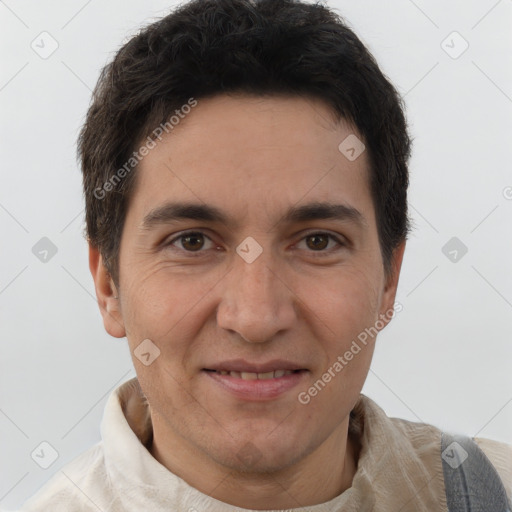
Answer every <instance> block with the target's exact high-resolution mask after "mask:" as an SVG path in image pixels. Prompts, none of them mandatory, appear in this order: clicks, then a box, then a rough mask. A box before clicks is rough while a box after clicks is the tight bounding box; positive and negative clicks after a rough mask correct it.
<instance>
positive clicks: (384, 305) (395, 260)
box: [379, 240, 405, 330]
mask: <svg viewBox="0 0 512 512" xmlns="http://www.w3.org/2000/svg"><path fill="white" fill-rule="evenodd" d="M404 252H405V240H404V241H403V242H402V243H401V244H400V245H399V246H397V247H396V249H395V250H394V251H393V255H392V257H391V270H390V273H389V275H388V276H386V278H385V286H384V290H383V292H382V300H381V307H380V311H379V314H380V316H379V319H380V320H382V322H384V324H385V325H387V324H388V323H389V321H390V320H391V318H392V316H393V315H392V313H393V311H395V297H396V290H397V287H398V279H399V277H400V270H401V268H402V261H403V258H404ZM400 311H401V310H400ZM397 312H399V311H398V310H397ZM379 330H380V329H379Z"/></svg>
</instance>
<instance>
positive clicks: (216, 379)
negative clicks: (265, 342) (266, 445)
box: [202, 365, 309, 402]
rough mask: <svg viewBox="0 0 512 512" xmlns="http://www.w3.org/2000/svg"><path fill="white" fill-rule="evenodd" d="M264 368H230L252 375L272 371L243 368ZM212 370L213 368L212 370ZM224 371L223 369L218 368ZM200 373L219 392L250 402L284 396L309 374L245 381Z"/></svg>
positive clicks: (265, 367) (210, 373)
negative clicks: (218, 389) (251, 373)
mask: <svg viewBox="0 0 512 512" xmlns="http://www.w3.org/2000/svg"><path fill="white" fill-rule="evenodd" d="M255 367H258V368H264V369H263V370H258V371H255V370H246V369H243V370H235V369H234V368H231V369H230V370H231V371H248V372H253V373H264V372H265V371H271V370H272V369H271V368H270V367H269V366H268V365H267V366H257V365H256V366H255V365H252V366H251V365H249V366H244V368H255ZM212 369H213V368H212ZM220 369H224V368H220V367H219V370H220ZM274 369H275V370H278V369H281V370H287V369H290V370H293V369H294V368H284V367H283V366H280V367H279V368H274ZM202 373H203V374H204V375H205V376H206V377H208V378H209V379H211V382H212V383H213V384H214V385H215V386H218V387H219V388H220V389H221V390H223V391H227V392H228V393H230V394H231V395H232V396H234V397H236V398H238V399H240V400H244V401H251V402H263V401H266V400H272V399H275V398H278V397H280V396H281V395H283V394H285V393H286V392H287V391H290V390H291V389H293V388H295V387H297V386H298V385H299V384H300V383H301V382H302V381H303V380H304V379H305V377H306V375H307V374H308V373H309V372H308V370H305V369H301V370H299V371H296V372H294V373H290V374H288V375H283V376H282V377H275V378H272V379H264V380H260V379H254V380H245V379H242V378H239V377H233V376H231V375H221V374H220V373H216V372H214V371H207V370H206V369H204V370H202Z"/></svg>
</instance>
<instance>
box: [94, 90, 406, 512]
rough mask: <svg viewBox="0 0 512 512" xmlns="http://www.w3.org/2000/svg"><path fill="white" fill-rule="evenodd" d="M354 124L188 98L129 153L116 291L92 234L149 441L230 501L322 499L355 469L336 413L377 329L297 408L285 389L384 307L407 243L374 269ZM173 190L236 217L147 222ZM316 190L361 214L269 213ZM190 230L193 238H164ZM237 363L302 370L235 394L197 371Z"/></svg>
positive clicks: (358, 379)
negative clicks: (157, 134) (305, 217)
mask: <svg viewBox="0 0 512 512" xmlns="http://www.w3.org/2000/svg"><path fill="white" fill-rule="evenodd" d="M350 134H356V135H357V136H358V137H359V138H360V139H362V137H361V136H359V135H358V132H357V130H355V129H354V128H353V127H351V126H350V125H349V124H348V123H347V122H345V121H342V122H339V123H334V122H333V118H332V115H331V111H330V109H329V107H328V106H327V105H326V104H324V103H323V102H321V101H320V100H316V99H304V98H296V97H265V98H262V97H258V98H256V97H249V96H225V95H224V96H217V97H215V98H210V99H206V100H198V105H197V106H196V107H195V108H194V109H193V111H192V112H191V113H190V114H189V115H188V116H187V117H186V118H185V119H184V120H182V121H181V123H180V124H179V125H178V126H177V127H176V128H175V130H173V131H172V132H171V133H170V134H169V135H166V136H165V137H164V138H163V139H162V141H161V142H159V143H158V145H157V147H156V148H154V149H153V150H152V151H151V152H150V153H149V154H148V155H147V156H146V157H145V158H144V159H143V160H142V162H141V163H140V164H139V168H138V169H137V173H138V181H137V186H136V190H135V193H134V195H133V197H132V199H131V202H130V205H129V209H128V212H127V217H126V222H125V226H124V230H123V234H122V239H121V248H120V282H119V287H116V286H115V284H114V283H113V282H112V280H111V278H110V276H109V274H108V272H107V271H106V269H105V267H104V265H103V262H102V258H101V256H100V254H99V252H98V251H97V249H95V248H94V247H92V246H91V247H90V269H91V273H92V276H93V278H94V281H95V286H96V293H97V297H98V302H99V306H100V309H101V312H102V315H103V320H104V325H105V329H106V330H107V332H108V333H109V334H111V335H112V336H115V337H124V336H126V337H127V339H128V343H129V346H130V350H131V353H132V358H133V362H134V366H135V369H136V372H137V376H138V379H139V382H140V385H141V387H142V390H143V391H144V393H145V394H146V396H147V398H148V401H149V404H150V410H151V419H152V423H153V429H154V441H153V445H152V446H151V453H152V454H153V456H154V457H155V458H156V459H157V460H158V461H159V462H160V463H161V464H163V465H164V466H166V467H167V468H168V469H169V470H171V471H172V472H173V473H175V474H177V475H179V476H180V477H182V478H183V479H184V480H186V481H187V482H188V483H189V484H191V485H192V486H194V487H195V488H197V489H199V490H200V491H202V492H204V493H206V494H209V495H211V496H213V497H214V498H216V499H218V500H221V501H224V502H226V503H229V504H232V505H235V506H239V507H243V508H250V509H257V510H264V509H269V508H274V509H281V508H282V509H285V508H294V507H300V506H311V505H315V504H318V503H323V502H326V501H328V500H330V499H332V498H334V497H335V496H337V495H339V494H340V493H342V492H343V491H344V490H346V489H348V488H349V487H350V486H351V483H352V479H353V476H354V474H355V472H356V470H357V458H358V452H359V446H358V444H357V441H356V440H354V439H352V437H351V436H348V419H349V414H350V411H351V409H352V408H353V407H354V405H355V403H356V402H357V400H358V398H359V393H360V391H361V389H362V387H363V384H364V381H365V379H366V376H367V373H368V370H369V367H370V362H371V358H372V355H373V350H374V345H375V339H369V341H368V343H367V345H366V346H364V347H363V348H362V350H361V351H360V352H359V353H358V354H357V355H355V356H354V358H353V359H352V360H351V361H350V362H349V363H348V364H347V365H346V366H345V367H344V368H343V370H342V371H341V372H339V373H338V374H336V377H335V378H333V379H332V380H331V382H329V383H328V384H327V385H326V386H325V387H324V388H323V389H322V390H321V391H320V392H319V393H318V394H317V395H316V396H315V397H313V398H311V401H310V402H309V403H308V404H307V405H304V404H301V403H299V401H298V399H297V395H298V393H299V392H301V391H307V390H308V388H309V387H310V386H312V385H313V384H314V383H315V381H317V380H318V379H320V378H321V377H322V374H323V373H325V372H326V371H327V369H328V368H329V367H331V366H332V365H333V363H334V362H335V361H336V360H337V357H338V356H340V355H343V354H344V353H345V352H346V351H347V350H348V349H349V347H350V345H351V343H352V341H353V340H355V339H356V338H357V336H358V334H359V333H361V332H362V331H364V329H365V328H367V327H371V326H373V325H374V324H375V322H376V321H377V320H378V319H379V318H381V319H382V316H380V315H386V314H388V317H389V312H390V311H392V310H393V304H394V300H395V294H396V288H397V284H398V277H399V273H400V267H401V263H402V257H403V252H404V247H405V244H402V245H400V246H399V247H398V248H397V249H396V250H395V252H394V256H393V262H392V263H393V264H392V272H391V273H390V275H386V274H385V272H384V267H383V262H382V257H381V252H380V247H379V241H378V235H377V225H376V219H375V212H374V208H373V204H372V200H371V196H370V190H369V187H368V160H367V155H366V152H363V153H362V154H361V156H360V157H359V158H357V159H356V160H355V161H349V160H348V159H347V158H346V157H345V156H344V155H343V154H342V153H341V152H340V151H339V150H338V145H339V144H340V142H341V141H343V140H344V139H345V138H346V137H347V136H348V135H350ZM169 200H180V201H194V202H200V203H206V204H211V205H213V206H216V207H218V208H220V209H222V210H223V211H224V212H225V213H226V214H227V215H229V216H231V217H232V218H233V219H234V220H235V221H236V224H232V225H231V224H229V225H226V224H223V223H211V222H205V221H197V220H180V221H175V222H173V223H165V224H162V225H158V226H156V227H154V229H152V230H144V229H143V228H142V220H143V219H144V217H145V215H146V214H147V213H148V212H149V211H150V210H152V209H153V208H155V207H156V206H158V205H161V204H163V203H165V202H166V201H169ZM312 201H331V202H335V203H344V204H346V205H350V206H352V207H354V208H356V209H357V210H359V212H360V213H361V214H362V216H363V219H364V222H363V223H362V224H360V225H359V224H357V223H355V222H353V221H350V220H346V219H345V220H341V221H340V220H332V219H329V220H310V221H306V222H301V223H299V224H285V223H283V222H282V221H281V218H282V217H283V215H284V212H285V211H286V210H287V209H288V208H289V207H291V206H297V205H302V204H305V203H309V202H312ZM185 230H197V231H201V232H202V233H203V234H204V235H205V237H201V235H199V239H198V240H197V239H194V240H192V242H191V243H190V242H189V243H188V244H187V243H186V241H184V239H183V238H181V239H179V238H178V239H177V240H175V241H174V242H173V244H172V245H171V244H170V242H171V241H172V240H173V239H175V238H176V237H177V235H178V234H180V233H182V232H183V231H185ZM318 232H321V233H322V232H328V233H329V234H332V235H333V236H335V237H336V236H337V237H339V238H340V240H341V241H343V240H344V241H345V245H344V246H338V244H337V243H336V241H335V240H334V239H331V238H321V240H320V241H319V242H317V243H318V245H320V246H321V249H317V248H316V247H317V246H316V245H315V244H314V243H313V242H314V241H315V240H312V238H313V239H314V238H315V237H311V234H314V233H318ZM307 235H310V236H309V237H308V236H307ZM248 236H251V237H253V238H254V239H255V240H256V241H257V242H258V243H259V245H260V246H261V247H262V249H263V252H262V253H261V255H260V256H259V257H258V258H257V259H256V260H255V261H253V262H252V263H247V262H246V261H245V260H244V259H242V258H241V257H240V256H239V255H238V254H237V252H236V247H237V246H238V245H239V244H240V243H241V242H242V241H243V240H244V239H245V238H246V237H248ZM327 241H328V245H327ZM164 243H167V246H165V245H164ZM325 246H327V247H325ZM198 247H199V256H197V254H198V252H197V251H196V252H194V251H193V249H194V248H198ZM190 248H192V250H190ZM115 296H118V297H119V298H118V299H115V298H114V297H115ZM386 322H387V320H384V321H383V323H384V324H386ZM381 325H382V324H381ZM145 339H150V340H151V341H152V342H153V343H154V344H155V345H156V346H157V347H158V348H159V350H160V351H161V352H160V355H159V357H157V358H156V359H155V360H154V362H153V363H152V364H150V365H149V366H145V365H144V364H142V363H141V362H140V361H139V359H138V358H136V357H134V356H133V351H134V350H135V349H136V348H137V346H138V345H139V344H140V343H141V342H142V340H145ZM233 358H243V359H245V360H247V361H256V362H265V361H269V360H272V359H288V360H293V361H294V362H299V363H301V365H302V367H304V368H307V370H308V371H307V372H306V373H305V374H304V376H303V378H302V381H301V383H300V385H299V386H298V387H296V388H294V389H291V390H289V391H287V392H285V393H283V394H282V395H280V396H278V397H277V398H275V399H272V400H265V401H259V402H258V401H247V400H243V399H240V398H237V397H234V396H233V395H231V394H230V393H228V392H226V391H225V390H224V389H222V388H221V387H220V386H219V385H217V383H215V382H213V381H212V379H211V378H209V377H208V376H207V375H206V374H205V372H203V371H202V369H203V368H205V367H208V365H211V364H212V362H218V361H222V360H226V359H233Z"/></svg>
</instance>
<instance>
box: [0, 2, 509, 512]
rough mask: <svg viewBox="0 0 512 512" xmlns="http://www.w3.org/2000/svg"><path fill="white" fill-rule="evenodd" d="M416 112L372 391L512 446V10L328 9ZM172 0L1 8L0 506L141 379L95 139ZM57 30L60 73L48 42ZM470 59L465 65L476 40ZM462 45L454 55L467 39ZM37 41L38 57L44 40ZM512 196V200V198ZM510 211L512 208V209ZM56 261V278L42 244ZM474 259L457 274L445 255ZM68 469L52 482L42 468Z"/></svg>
mask: <svg viewBox="0 0 512 512" xmlns="http://www.w3.org/2000/svg"><path fill="white" fill-rule="evenodd" d="M328 4H329V5H330V6H332V7H335V8H337V9H338V10H339V12H340V13H341V14H342V15H343V16H344V17H346V19H347V20H348V22H349V24H350V25H351V27H352V28H353V29H354V30H355V31H356V33H357V34H358V35H359V36H360V37H361V39H362V40H363V42H365V43H366V44H367V45H368V46H369V48H370V49H371V51H372V52H373V53H374V55H375V56H376V58H377V61H378V62H379V63H380V65H381V68H382V69H383V71H384V72H385V73H386V74H387V76H388V77H389V78H390V79H391V81H392V82H393V83H394V84H395V85H396V86H397V88H398V90H399V91H400V93H401V94H402V95H403V96H404V98H405V101H406V103H407V115H408V119H409V123H410V126H411V133H412V136H413V137H414V148H413V157H412V160H411V166H410V171H411V187H410V207H411V216H412V219H413V221H414V226H415V227H414V231H413V233H412V235H411V237H410V240H409V242H408V246H407V250H406V254H405V260H404V265H403V270H402V276H401V281H400V285H399V290H398V297H397V300H399V301H400V302H401V303H402V305H403V308H404V309H403V311H402V312H401V313H400V314H399V315H397V317H396V318H395V319H394V321H393V322H392V324H391V325H390V326H389V327H388V328H387V329H385V331H384V332H383V333H382V334H381V335H380V337H379V341H378V343H377V349H376V353H375V357H374V361H373V364H372V369H371V371H370V374H369V377H368V380H367V382H366V385H365V387H364V389H363V392H364V393H365V394H367V395H368V396H370V397H371V398H372V399H374V400H375V401H376V402H377V403H378V404H379V405H380V406H381V407H383V408H384V410H385V411H386V412H387V413H388V414H389V415H390V416H398V417H402V418H406V419H409V420H412V421H423V422H426V423H431V424H434V425H436V426H438V427H440V428H443V429H447V430H451V431H456V432H459V433H464V434H468V435H472V436H479V437H489V438H492V439H496V440H501V441H505V442H509V443H512V378H511V361H512V339H511V335H510V328H511V326H512V271H511V270H512V263H511V262H512V243H511V235H512V230H511V221H512V200H511V198H512V188H510V187H512V170H511V164H510V162H511V161H512V158H511V156H512V155H511V151H512V149H511V148H512V144H511V140H512V69H511V57H510V56H511V54H512V1H511V0H500V1H496V0H481V1H475V0H474V1H471V2H468V1H463V0H458V1H450V2H446V1H445V0H430V1H426V0H416V1H415V2H413V1H412V0H393V1H388V2H378V1H368V0H365V1H358V2H355V1H348V0H339V1H331V2H329V3H328ZM172 5H173V3H172V2H168V1H161V0H160V1H159V0H151V1H145V2H142V1H139V2H135V1H133V0H132V1H126V0H124V1H121V0H108V1H105V2H100V1H98V0H89V1H88V2H87V1H83V0H73V1H66V2H64V1H63V0H53V1H45V2H38V1H35V0H25V1H23V0H21V1H18V2H15V1H14V0H6V1H5V2H0V34H1V38H2V45H1V50H0V51H1V62H2V66H1V70H0V108H1V133H0V141H1V142H0V144H1V155H2V158H1V163H0V168H1V173H2V175H1V176H2V179H1V188H0V226H1V237H2V238H1V240H2V242H1V246H0V247H1V265H0V314H1V323H0V336H1V337H0V339H1V358H0V464H1V467H0V472H1V479H0V506H2V507H3V508H5V509H15V508H17V507H19V506H20V505H21V503H22V502H23V501H24V500H25V499H26V498H28V497H29V496H31V495H32V494H33V493H34V492H35V491H36V490H37V489H38V488H39V487H40V486H41V485H42V484H43V483H44V482H45V481H46V480H47V479H49V478H50V477H51V476H52V475H53V474H54V473H55V472H57V471H58V470H59V469H60V468H61V467H62V466H63V465H64V464H65V463H67V462H69V461H70V460H71V459H73V458H74V457H75V456H76V455H78V454H79V453H81V452H82V451H84V450H85V449H87V448H88V447H90V446H91V445H92V444H94V443H96V442H97V441H99V440H100V433H99V425H100V422H101V418H102V414H103V407H104V405H105V401H106V399H107V397H108V395H109V393H110V392H111V391H112V389H113V388H114V387H115V386H117V385H119V384H120V383H121V382H123V381H125V380H127V379H129V378H131V377H133V376H134V375H135V373H134V370H133V366H132V362H131V359H130V355H129V352H128V349H127V343H126V339H122V340H118V339H114V338H111V337H110V336H109V335H107V334H106V333H105V332H104V330H103V325H102V321H101V317H100V313H99V310H98V307H97V304H96V302H95V294H94V287H93V281H92V278H91V276H90V274H89V270H88V260H87V245H86V243H85V240H84V238H83V236H82V230H83V220H84V219H83V200H82V190H81V175H80V172H79V170H78V167H77V162H76V159H75V147H76V146H75V144H76V137H77V134H78V130H79V128H80V126H81V123H82V122H83V119H84V114H85V112H86V108H87V106H88V104H89V100H90V96H91V89H92V88H93V86H94V84H95V83H96V80H97V78H98V75H99V71H100V69H101V67H102V66H103V65H104V64H106V62H107V61H108V60H110V59H111V58H112V56H113V54H114V52H115V51H116V50H117V49H118V48H119V46H120V44H121V43H122V42H124V41H125V38H126V37H127V36H129V35H130V34H133V33H135V32H136V30H137V28H138V27H139V26H140V25H142V24H145V23H148V22H150V21H153V20H154V19H156V18H157V17H160V16H163V15H165V14H166V13H167V12H168V11H169V8H170V7H171V6H172ZM43 31H48V32H49V33H50V34H51V35H52V37H53V38H54V39H55V40H56V41H57V42H58V44H59V47H58V49H57V50H56V51H55V53H53V55H51V56H50V57H49V58H48V59H42V58H41V57H40V56H39V55H38V54H36V53H35V51H33V49H32V48H31V42H32V41H33V40H34V39H36V37H37V36H38V35H39V34H40V33H41V32H43ZM453 31H457V32H458V33H459V34H460V35H461V36H462V37H463V38H464V39H465V40H466V41H467V42H468V43H469V48H468V49H467V51H465V52H464V53H463V54H462V55H460V56H459V57H458V58H456V59H454V58H452V57H450V56H449V55H448V54H447V53H446V52H445V50H444V49H443V46H445V47H446V45H449V46H453V48H452V49H451V50H450V51H452V52H457V51H458V50H459V49H460V48H462V46H461V44H462V40H460V39H457V36H450V38H448V40H447V41H446V43H444V45H442V41H444V40H445V39H446V38H447V36H449V35H450V34H451V33H452V32H453ZM454 37H455V38H454ZM36 41H37V40H36ZM507 187H509V188H507ZM507 198H508V199H507ZM44 236H46V237H48V238H49V239H50V240H51V241H52V242H53V243H54V244H55V245H56V247H57V249H58V252H57V254H56V255H55V256H54V257H53V258H52V259H51V260H50V261H48V262H47V263H42V262H41V261H39V259H37V258H36V257H35V256H34V254H33V253H32V247H33V246H34V245H35V244H36V242H38V240H40V239H41V238H42V237H44ZM454 236H455V237H457V238H459V239H460V240H461V241H462V242H463V243H464V244H465V245H466V246H467V248H468V252H467V254H465V255H464V256H463V257H462V258H460V254H459V259H458V261H457V262H452V261H450V260H449V259H448V258H447V257H446V256H445V255H444V254H443V252H442V247H443V246H444V245H445V244H446V243H447V242H448V240H450V239H451V238H452V237H454ZM43 441H46V442H48V443H50V444H51V445H52V446H53V447H55V449H56V450H57V452H58V453H59V457H58V459H57V460H56V461H55V463H54V464H53V465H52V466H50V467H49V468H48V469H46V470H45V469H42V468H40V467H39V466H38V465H37V464H36V463H35V462H34V461H33V460H32V458H31V456H30V454H31V452H32V451H33V450H34V449H35V448H36V447H37V446H39V444H40V443H41V442H43Z"/></svg>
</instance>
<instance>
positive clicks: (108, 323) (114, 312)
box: [89, 242, 126, 338]
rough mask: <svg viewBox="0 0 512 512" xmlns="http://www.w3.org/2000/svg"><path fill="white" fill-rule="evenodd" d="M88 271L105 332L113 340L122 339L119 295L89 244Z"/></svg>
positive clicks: (97, 252)
mask: <svg viewBox="0 0 512 512" xmlns="http://www.w3.org/2000/svg"><path fill="white" fill-rule="evenodd" d="M89 269H90V271H91V275H92V278H93V280H94V287H95V289H96V298H97V299H98V306H99V308H100V312H101V316H102V317H103V325H104V326H105V330H106V331H107V332H108V333H109V334H110V335H111V336H113V337H114V338H123V337H125V336H126V330H125V327H124V322H123V316H122V312H121V305H120V301H119V294H118V291H117V289H116V286H115V284H114V281H113V280H112V277H111V276H110V274H109V272H108V270H107V269H106V267H105V265H104V263H103V257H102V256H101V253H100V251H99V250H98V248H96V247H94V246H93V245H92V244H91V243H90V242H89Z"/></svg>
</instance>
